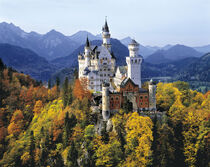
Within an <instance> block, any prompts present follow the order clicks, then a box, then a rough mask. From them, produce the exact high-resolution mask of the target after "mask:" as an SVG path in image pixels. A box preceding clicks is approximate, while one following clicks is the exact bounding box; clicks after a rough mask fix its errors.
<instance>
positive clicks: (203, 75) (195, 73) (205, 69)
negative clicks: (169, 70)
mask: <svg viewBox="0 0 210 167" xmlns="http://www.w3.org/2000/svg"><path fill="white" fill-rule="evenodd" d="M181 77H182V78H181V79H182V80H185V81H188V80H196V81H207V82H210V53H207V54H205V55H204V56H202V57H200V58H199V59H198V60H196V61H194V62H193V63H191V64H190V65H189V66H188V67H187V68H186V69H185V70H184V71H183V72H182V75H181Z"/></svg>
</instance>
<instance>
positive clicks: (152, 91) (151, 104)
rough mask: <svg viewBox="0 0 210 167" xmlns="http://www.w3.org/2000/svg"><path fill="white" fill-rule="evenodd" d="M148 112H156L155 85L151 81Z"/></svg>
mask: <svg viewBox="0 0 210 167" xmlns="http://www.w3.org/2000/svg"><path fill="white" fill-rule="evenodd" d="M149 110H154V111H155V110H156V84H155V82H154V81H153V80H152V79H151V80H150V82H149Z"/></svg>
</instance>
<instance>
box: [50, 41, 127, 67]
mask: <svg viewBox="0 0 210 167" xmlns="http://www.w3.org/2000/svg"><path fill="white" fill-rule="evenodd" d="M101 44H102V41H100V40H95V41H91V45H97V46H100V45H101ZM111 44H112V51H113V52H114V55H115V57H116V61H117V65H125V64H126V62H125V57H126V56H128V55H129V53H128V48H127V47H126V46H124V45H123V44H122V43H121V42H120V41H119V40H117V39H111ZM84 46H85V45H81V46H80V47H79V48H77V49H76V50H75V51H74V52H73V53H72V54H70V55H69V56H66V57H61V58H57V59H55V60H52V61H51V62H52V63H54V64H55V65H57V66H58V67H60V68H61V67H76V66H78V62H77V58H78V54H79V53H80V52H81V53H82V52H83V51H84Z"/></svg>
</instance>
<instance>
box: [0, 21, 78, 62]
mask: <svg viewBox="0 0 210 167" xmlns="http://www.w3.org/2000/svg"><path fill="white" fill-rule="evenodd" d="M0 43H8V44H11V45H16V46H20V47H23V48H28V49H30V50H32V51H34V52H36V53H37V54H38V55H40V56H41V57H44V58H46V59H47V60H52V59H55V58H57V57H63V56H67V55H68V54H70V53H72V52H73V51H74V50H75V49H76V48H77V47H78V46H79V44H78V43H77V42H75V41H73V40H71V39H69V37H67V36H65V35H63V34H62V33H59V32H57V31H55V30H51V31H50V32H48V33H46V34H44V35H41V34H38V33H36V32H30V33H27V32H25V31H23V30H22V29H20V28H19V27H17V26H15V25H14V24H12V23H10V24H8V23H6V22H2V23H0Z"/></svg>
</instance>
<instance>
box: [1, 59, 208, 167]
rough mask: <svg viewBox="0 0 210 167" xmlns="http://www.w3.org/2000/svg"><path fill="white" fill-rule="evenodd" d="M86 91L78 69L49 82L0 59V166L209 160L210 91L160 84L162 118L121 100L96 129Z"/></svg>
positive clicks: (136, 166) (156, 166)
mask: <svg viewBox="0 0 210 167" xmlns="http://www.w3.org/2000/svg"><path fill="white" fill-rule="evenodd" d="M91 97H92V93H91V92H89V91H88V90H87V87H86V82H85V81H83V82H81V81H79V80H78V79H77V76H76V73H75V74H74V79H73V80H71V81H69V80H68V78H66V79H65V81H64V83H63V84H61V83H60V81H59V79H58V78H57V80H56V83H55V84H54V85H52V84H51V83H50V82H49V83H48V87H46V86H44V85H43V84H42V83H41V82H37V81H35V80H33V79H32V78H31V77H30V76H28V75H25V74H22V73H18V72H17V71H15V70H14V69H12V68H9V67H6V66H5V65H4V63H3V62H2V61H0V166H2V167H13V166H15V167H16V166H17V167H19V166H21V167H32V166H38V167H45V166H50V167H59V166H60V167H62V166H67V167H77V166H78V167H79V166H81V167H94V166H98V167H116V166H119V167H121V166H122V167H128V166H129V167H146V166H151V167H177V166H179V167H182V166H183V167H185V166H189V167H197V166H199V167H208V166H210V162H209V157H210V150H209V148H210V91H208V92H207V93H205V94H202V93H200V92H198V91H196V90H191V89H190V87H189V84H188V83H187V82H183V81H177V82H173V83H161V82H160V83H158V84H157V93H156V97H157V108H158V111H160V112H163V113H164V114H163V116H162V117H161V118H158V117H157V116H154V117H148V116H141V115H140V114H139V113H137V112H132V111H131V110H130V108H129V107H128V106H122V109H121V110H120V111H119V112H117V113H115V114H113V115H112V117H111V122H112V129H111V130H110V131H107V130H106V128H103V129H102V132H101V134H98V133H96V130H95V125H96V123H97V121H98V119H100V113H93V112H92V111H91Z"/></svg>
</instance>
